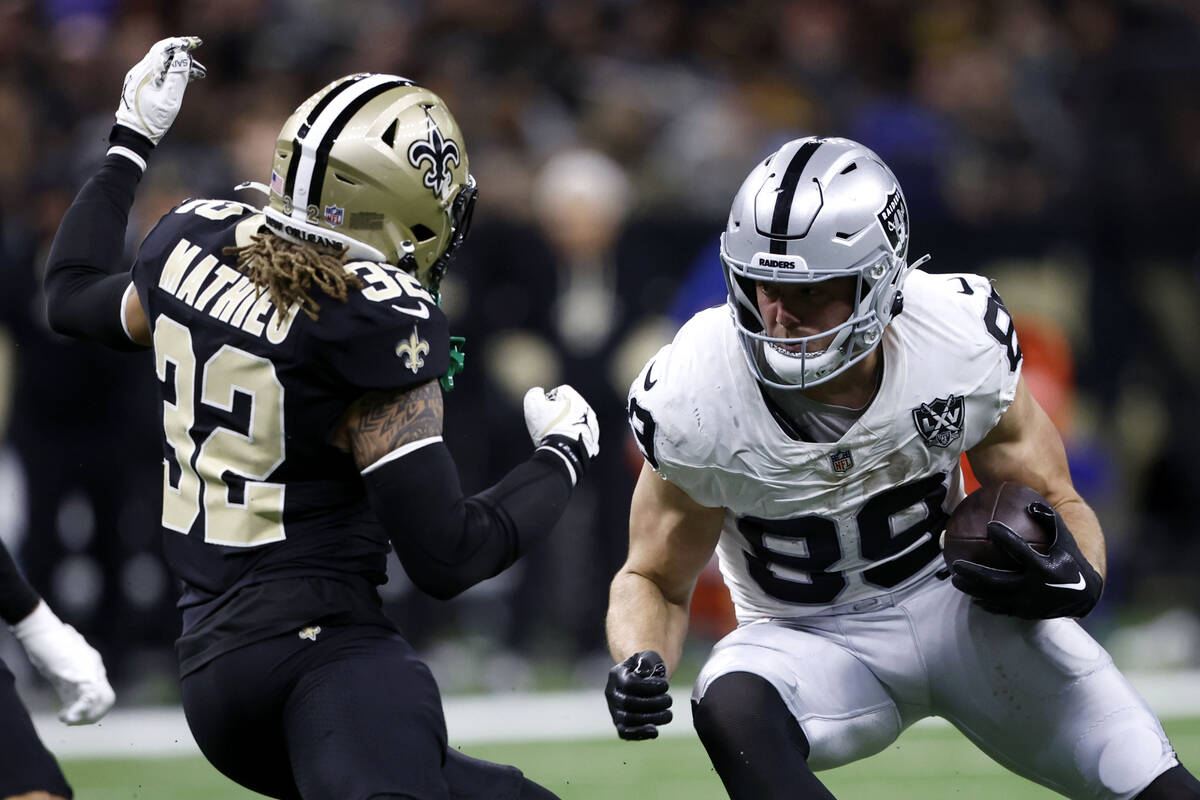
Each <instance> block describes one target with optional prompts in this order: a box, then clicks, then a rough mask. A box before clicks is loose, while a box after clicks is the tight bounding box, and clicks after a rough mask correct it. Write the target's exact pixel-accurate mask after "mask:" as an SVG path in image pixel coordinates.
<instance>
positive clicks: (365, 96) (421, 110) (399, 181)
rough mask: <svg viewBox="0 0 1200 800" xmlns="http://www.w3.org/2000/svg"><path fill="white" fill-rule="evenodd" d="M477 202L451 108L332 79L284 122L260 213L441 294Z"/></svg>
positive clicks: (280, 230)
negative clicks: (387, 265)
mask: <svg viewBox="0 0 1200 800" xmlns="http://www.w3.org/2000/svg"><path fill="white" fill-rule="evenodd" d="M474 203H475V181H474V179H473V178H472V177H471V175H470V172H469V170H468V164H467V151H466V147H465V145H464V143H463V137H462V131H461V130H459V127H458V123H457V122H455V121H454V117H453V116H451V115H450V110H449V109H448V108H446V104H445V103H443V102H442V101H441V99H440V98H438V96H437V95H435V94H433V93H432V92H430V91H429V90H428V89H423V88H421V87H419V86H415V85H413V83H412V82H411V81H409V80H406V79H405V78H400V77H397V76H395V75H375V74H369V73H363V74H359V75H350V76H347V77H344V78H339V79H338V80H335V81H334V82H333V83H331V84H329V85H328V86H326V87H325V88H324V89H322V90H321V91H319V92H317V93H316V94H314V95H313V96H312V97H310V98H308V100H306V101H304V103H303V104H301V106H300V107H299V108H298V109H296V111H295V113H293V114H292V116H291V117H289V118H288V120H287V122H285V123H284V125H283V129H282V130H281V131H280V132H279V140H278V142H277V143H276V146H275V163H274V165H273V169H272V172H271V184H270V203H269V205H268V206H267V207H266V208H264V209H263V212H264V213H265V215H266V221H267V225H268V226H269V227H270V228H271V230H273V231H274V232H275V233H277V234H279V235H280V236H283V237H284V238H286V239H289V240H291V241H295V242H301V243H306V244H313V245H317V246H319V247H324V248H327V249H341V250H345V251H347V257H348V258H349V259H351V260H368V261H380V262H386V263H390V264H396V265H399V266H400V267H402V268H404V269H406V270H409V271H410V272H412V273H413V274H415V275H416V276H417V278H418V279H419V280H420V281H421V283H422V284H423V285H424V286H425V287H426V288H427V289H430V290H431V291H432V292H434V293H435V294H436V292H437V289H438V284H439V283H440V282H441V278H442V275H443V274H444V273H445V270H446V267H447V265H448V264H449V261H450V258H451V257H452V255H453V253H454V250H455V249H456V248H457V247H458V246H459V244H461V243H462V240H463V238H464V237H465V236H466V233H467V229H468V228H469V226H470V221H471V212H472V210H473V209H474Z"/></svg>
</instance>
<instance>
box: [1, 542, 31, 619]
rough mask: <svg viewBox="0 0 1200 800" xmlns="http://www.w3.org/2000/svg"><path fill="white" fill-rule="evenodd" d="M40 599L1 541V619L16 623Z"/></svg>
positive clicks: (25, 615)
mask: <svg viewBox="0 0 1200 800" xmlns="http://www.w3.org/2000/svg"><path fill="white" fill-rule="evenodd" d="M40 599H41V598H40V597H38V593H37V592H35V591H34V590H33V587H32V586H30V585H29V583H28V582H27V581H26V580H25V576H23V575H22V574H21V570H19V569H17V564H16V562H15V561H13V558H12V556H11V555H10V554H9V552H8V548H6V547H5V546H4V543H3V542H0V619H3V620H4V621H5V622H7V623H8V624H9V625H16V624H17V623H18V622H20V621H21V620H23V619H25V618H26V617H28V616H29V615H30V613H31V612H32V611H33V609H34V608H36V607H37V604H38V601H39V600H40Z"/></svg>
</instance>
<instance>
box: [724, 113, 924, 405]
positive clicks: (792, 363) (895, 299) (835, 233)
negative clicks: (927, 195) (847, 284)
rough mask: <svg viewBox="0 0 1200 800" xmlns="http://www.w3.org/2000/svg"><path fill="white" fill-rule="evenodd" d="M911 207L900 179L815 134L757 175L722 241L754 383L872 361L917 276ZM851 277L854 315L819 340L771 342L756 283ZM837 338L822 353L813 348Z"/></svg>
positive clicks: (804, 382) (798, 383) (795, 379)
mask: <svg viewBox="0 0 1200 800" xmlns="http://www.w3.org/2000/svg"><path fill="white" fill-rule="evenodd" d="M908 237H909V228H908V207H907V205H906V204H905V202H904V193H903V192H902V191H901V189H900V184H899V182H897V180H896V176H895V175H893V174H892V171H891V170H890V169H888V167H887V165H886V164H884V163H883V161H882V160H881V159H880V158H879V156H877V155H876V154H875V153H874V152H872V151H871V150H870V149H869V148H867V147H864V146H863V145H861V144H859V143H858V142H854V141H851V140H849V139H837V138H821V137H808V138H805V139H796V140H793V141H790V142H788V143H787V144H785V145H784V146H783V147H781V148H779V150H777V151H776V152H774V153H772V154H771V155H770V156H768V157H767V158H766V159H765V160H764V161H762V162H760V163H759V164H758V166H756V167H755V168H754V170H753V171H751V173H750V175H749V176H748V177H747V178H746V180H745V181H744V182H743V183H742V186H741V188H740V189H739V190H738V192H737V195H736V196H735V197H734V199H733V206H732V208H731V209H730V212H729V222H728V224H727V225H726V228H725V233H724V234H723V235H722V236H721V266H722V269H723V270H724V273H725V282H726V285H727V288H728V303H729V309H730V313H731V314H732V315H733V320H734V324H735V325H736V326H737V330H738V334H739V337H740V339H741V343H742V350H743V351H744V353H745V356H746V359H747V362H748V363H749V365H750V369H751V371H752V372H753V373H754V375H755V377H756V378H757V379H758V380H759V381H760V382H762V383H763V384H765V385H767V386H771V387H773V388H777V389H804V388H808V387H812V386H816V385H818V384H821V383H824V382H826V381H828V380H830V379H831V378H834V377H836V376H837V375H840V374H841V373H843V372H844V371H845V370H847V369H848V368H849V367H851V366H852V365H854V364H856V363H858V362H859V361H861V360H862V359H863V358H865V357H866V356H867V354H868V353H870V352H871V351H872V350H873V349H874V348H875V347H876V346H878V344H879V341H880V339H881V338H882V337H883V330H884V328H885V327H887V325H888V323H889V322H891V320H892V317H893V316H894V315H895V314H897V313H899V311H900V308H901V306H902V302H903V301H902V295H901V287H902V286H903V283H904V277H905V275H906V274H907V272H908V270H909V266H908V263H907V254H908ZM843 277H851V278H854V279H856V281H857V291H856V294H855V297H857V298H858V300H857V303H856V305H855V307H854V309H853V310H852V312H851V314H850V317H849V318H848V319H847V320H846V321H845V322H842V323H840V324H839V325H837V326H835V327H833V328H831V329H829V330H826V331H822V332H820V333H817V334H814V335H812V336H805V337H800V338H794V339H780V338H773V337H771V336H768V335H767V333H766V326H765V324H764V321H763V317H762V314H761V312H760V311H759V308H758V302H757V292H756V288H757V287H756V282H758V281H763V282H768V283H815V282H819V281H827V280H831V279H833V278H843ZM830 336H832V337H833V338H832V342H831V343H829V344H827V345H826V346H824V347H822V348H820V349H817V348H816V347H815V343H817V342H819V340H821V339H824V338H826V337H830Z"/></svg>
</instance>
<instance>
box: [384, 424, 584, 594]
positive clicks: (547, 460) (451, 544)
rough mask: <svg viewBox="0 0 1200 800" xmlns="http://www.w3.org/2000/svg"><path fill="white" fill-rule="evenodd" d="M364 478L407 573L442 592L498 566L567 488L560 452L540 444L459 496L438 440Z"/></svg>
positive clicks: (535, 533) (558, 509)
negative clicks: (490, 482) (483, 486)
mask: <svg viewBox="0 0 1200 800" xmlns="http://www.w3.org/2000/svg"><path fill="white" fill-rule="evenodd" d="M363 480H364V481H365V482H366V485H367V497H368V498H369V499H370V502H371V507H372V508H373V509H374V510H375V513H376V515H377V516H378V517H379V521H380V522H381V523H382V524H383V527H384V530H385V531H387V534H388V538H389V539H391V542H392V547H393V548H395V550H396V555H397V556H398V557H399V558H400V563H401V564H403V565H404V570H405V572H407V573H408V577H409V578H411V579H412V582H413V583H415V584H416V585H417V586H418V587H419V588H420V589H421V590H422V591H425V592H427V593H428V594H431V595H433V596H434V597H437V598H439V599H441V600H448V599H450V598H451V597H454V596H455V595H457V594H459V593H460V592H463V591H465V590H466V589H469V588H471V587H472V586H474V585H475V584H477V583H479V582H480V581H482V580H485V579H487V578H490V577H492V576H493V575H496V574H498V573H500V572H502V571H504V570H505V569H506V568H507V567H508V566H509V565H510V564H512V563H513V562H514V561H516V560H517V559H518V558H519V557H520V556H522V555H523V554H524V553H525V552H527V551H528V550H529V548H530V547H531V546H532V545H533V544H535V543H536V542H538V541H540V540H541V539H542V538H543V537H544V536H545V535H546V534H547V533H549V532H550V529H551V528H553V527H554V524H555V523H556V522H558V518H559V517H560V516H562V512H563V510H564V509H565V508H566V506H567V499H568V498H569V497H570V494H571V479H570V478H569V477H568V475H567V470H566V466H565V465H564V464H563V463H562V459H560V458H558V457H557V456H555V455H554V454H553V453H547V452H544V451H542V452H534V454H533V456H531V457H530V458H529V460H528V461H525V462H522V463H521V464H518V465H517V466H516V467H515V468H514V469H513V470H512V471H511V472H509V473H508V474H507V475H505V476H504V477H503V478H502V479H501V480H500V482H499V483H497V484H496V485H495V486H492V487H491V488H490V489H487V490H486V491H483V492H480V493H479V494H477V495H474V496H473V497H464V496H463V493H462V488H461V486H460V484H459V480H458V469H457V468H456V467H455V465H454V459H453V458H452V457H451V456H450V451H449V450H447V449H446V446H445V445H444V444H442V443H441V442H434V443H432V444H429V445H426V446H424V447H420V448H418V449H417V450H414V451H413V452H411V453H409V454H407V455H405V456H403V457H401V458H398V459H396V460H394V461H389V462H387V463H385V464H382V465H380V466H378V467H376V468H374V469H371V470H370V471H369V472H367V473H366V474H364V475H363Z"/></svg>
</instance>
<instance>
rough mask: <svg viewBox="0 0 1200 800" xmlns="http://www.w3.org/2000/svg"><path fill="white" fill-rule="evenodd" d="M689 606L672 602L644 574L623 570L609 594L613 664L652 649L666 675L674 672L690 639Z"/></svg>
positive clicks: (609, 634) (608, 624)
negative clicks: (664, 665)
mask: <svg viewBox="0 0 1200 800" xmlns="http://www.w3.org/2000/svg"><path fill="white" fill-rule="evenodd" d="M687 624H688V609H687V604H686V603H684V604H680V603H673V602H671V601H669V600H667V598H666V597H665V596H664V595H663V593H662V591H661V590H660V589H659V588H658V586H657V585H656V584H655V583H654V582H653V581H651V580H650V579H649V578H646V577H644V576H642V575H639V574H637V573H635V572H629V571H626V570H621V571H620V572H618V573H617V576H616V577H615V578H614V579H613V582H612V587H611V589H610V592H609V601H608V619H607V623H606V627H607V633H608V649H609V652H610V653H612V657H613V660H614V661H618V662H620V661H624V660H625V659H626V658H628V657H629V656H631V655H633V654H634V653H640V652H642V651H643V650H653V651H655V652H657V653H658V654H659V655H660V656H662V658H663V662H664V663H665V664H666V665H667V673H668V674H672V673H674V672H675V667H676V666H678V664H679V658H680V655H681V654H682V653H683V642H684V639H685V638H686V637H687Z"/></svg>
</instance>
